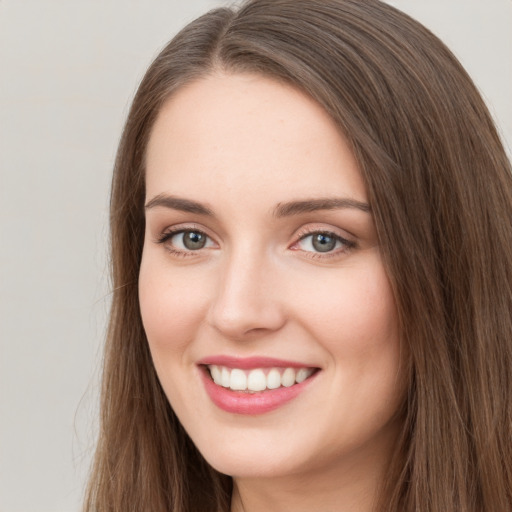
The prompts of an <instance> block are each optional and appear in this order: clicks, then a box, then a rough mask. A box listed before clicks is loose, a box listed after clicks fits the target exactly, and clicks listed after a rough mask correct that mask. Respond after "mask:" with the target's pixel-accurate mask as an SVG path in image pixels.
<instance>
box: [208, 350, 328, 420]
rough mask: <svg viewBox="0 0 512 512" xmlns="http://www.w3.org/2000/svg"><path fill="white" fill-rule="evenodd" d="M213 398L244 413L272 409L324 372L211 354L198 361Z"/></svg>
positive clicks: (260, 359) (223, 406)
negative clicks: (211, 355) (212, 355)
mask: <svg viewBox="0 0 512 512" xmlns="http://www.w3.org/2000/svg"><path fill="white" fill-rule="evenodd" d="M198 366H199V368H200V370H201V372H200V374H201V376H202V381H203V384H204V387H205V390H206V393H207V395H208V396H209V398H210V400H211V401H212V402H213V403H214V404H215V405H216V406H217V407H218V408H220V409H222V410H224V411H226V412H229V413H233V414H243V415H256V414H264V413H267V412H270V411H273V410H275V409H277V408H279V407H281V406H283V405H284V404H286V403H287V402H289V401H291V400H292V399H294V398H296V397H298V396H299V395H301V394H302V393H303V392H304V391H305V390H306V389H307V388H308V387H309V386H310V385H311V384H312V383H313V381H315V380H316V377H317V376H318V374H319V373H321V369H320V368H318V367H313V366H307V365H303V364H300V363H296V362H292V361H282V360H279V359H273V358H263V357H253V358H234V357H229V356H215V357H209V358H206V359H203V360H201V361H199V363H198Z"/></svg>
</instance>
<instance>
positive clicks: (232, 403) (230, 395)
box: [201, 368, 318, 415]
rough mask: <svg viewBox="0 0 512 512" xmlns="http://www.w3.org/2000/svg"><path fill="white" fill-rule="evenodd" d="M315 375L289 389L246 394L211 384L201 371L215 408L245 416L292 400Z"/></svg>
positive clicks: (203, 371)
mask: <svg viewBox="0 0 512 512" xmlns="http://www.w3.org/2000/svg"><path fill="white" fill-rule="evenodd" d="M317 374H318V372H316V373H314V374H313V375H312V376H311V377H309V378H307V379H306V380H305V381H303V382H301V383H300V384H294V385H293V386H290V387H289V388H286V387H280V388H277V389H267V390H265V391H260V392H256V393H247V392H243V391H233V390H232V389H229V388H224V387H222V386H218V385H217V384H215V382H213V380H212V379H211V377H210V374H209V372H208V370H207V369H206V368H204V369H202V371H201V376H202V379H203V383H204V386H205V388H206V392H207V393H208V396H209V397H210V399H211V401H212V402H213V403H214V404H215V405H216V406H217V407H219V408H220V409H222V410H224V411H226V412H230V413H234V414H247V415H256V414H264V413H266V412H270V411H273V410H275V409H277V408H279V407H281V406H282V405H284V404H286V403H287V402H289V401H290V400H293V399H294V398H295V397H296V396H297V395H299V394H300V393H302V391H304V390H305V389H306V388H307V387H308V386H309V384H310V383H311V382H312V381H313V379H314V378H315V377H316V375H317Z"/></svg>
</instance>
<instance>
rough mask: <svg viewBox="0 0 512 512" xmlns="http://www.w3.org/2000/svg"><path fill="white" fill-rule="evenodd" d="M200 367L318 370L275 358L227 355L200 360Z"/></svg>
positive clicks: (307, 365) (308, 365)
mask: <svg viewBox="0 0 512 512" xmlns="http://www.w3.org/2000/svg"><path fill="white" fill-rule="evenodd" d="M197 364H198V365H205V366H208V365H217V366H226V367H228V368H240V369H241V370H251V369H253V368H316V366H314V365H310V364H307V363H300V362H297V361H288V360H284V359H276V358H274V357H259V356H253V357H233V356H227V355H216V356H208V357H204V358H203V359H200V360H199V361H198V362H197Z"/></svg>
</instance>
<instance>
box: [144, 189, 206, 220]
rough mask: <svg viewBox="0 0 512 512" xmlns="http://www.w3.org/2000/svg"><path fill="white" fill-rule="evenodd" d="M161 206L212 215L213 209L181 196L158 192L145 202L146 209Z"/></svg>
mask: <svg viewBox="0 0 512 512" xmlns="http://www.w3.org/2000/svg"><path fill="white" fill-rule="evenodd" d="M157 206H162V207H164V208H171V209H173V210H179V211H181V212H187V213H197V214H199V215H207V216H209V217H211V216H213V211H212V210H211V209H210V208H208V207H207V206H205V205H203V204H201V203H198V202H196V201H192V200H190V199H183V198H181V197H175V196H168V195H166V194H159V195H157V196H155V197H154V198H153V199H151V201H148V202H147V203H146V206H145V208H146V210H149V209H151V208H155V207H157Z"/></svg>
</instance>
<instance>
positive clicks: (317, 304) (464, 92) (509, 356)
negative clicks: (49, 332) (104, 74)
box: [85, 0, 512, 512]
mask: <svg viewBox="0 0 512 512" xmlns="http://www.w3.org/2000/svg"><path fill="white" fill-rule="evenodd" d="M511 179H512V175H511V170H510V164H509V162H508V161H507V158H506V156H505V154H504V151H503V148H502V145H501V143H500V141H499V138H498V135H497V134H496V130H495V128H494V125H493V123H492V121H491V118H490V116H489V113H488V112H487V109H486V107H485V106H484V104H483V102H482V100H481V98H480V97H479V95H478V93H477V91H476V89H475V87H474V86H473V84H472V83H471V81H470V79H469V78H468V76H467V74H466V73H465V72H464V70H463V69H462V68H461V66H460V64H459V63H458V62H457V61H456V59H455V58H454V57H453V55H452V54H451V53H450V52H449V51H448V50H447V49H446V47H445V46H444V45H443V44H442V43H441V42H440V41H439V40H437V39H436V38H435V37H434V36H433V35H432V34H431V33H429V32H428V31H427V30H426V29H425V28H423V27H422V26H420V25H419V24H418V23H416V22H414V21H413V20H411V19H410V18H408V17H407V16H405V15H404V14H402V13H400V12H398V11H397V10H395V9H394V8H392V7H390V6H388V5H386V4H383V3H380V2H378V1H373V0H372V1H368V2H360V1H358V0H255V1H250V2H247V3H245V4H244V5H242V6H241V7H240V8H239V9H236V10H230V9H217V10H214V11H212V12H210V13H208V14H206V15H205V16H203V17H202V18H199V19H198V20H196V21H195V22H193V23H191V24H190V25H189V26H187V27H186V28H185V29H184V30H183V31H182V32H181V33H180V34H178V36H176V37H175V39H174V40H173V41H171V43H169V45H168V46H167V47H166V48H165V49H164V50H163V51H162V52H161V54H160V55H159V56H158V57H157V59H156V60H155V62H154V63H153V64H152V65H151V67H150V68H149V70H148V72H147V74H146V76H145V78H144V79H143V81H142V83H141V85H140V87H139V90H138V92H137V95H136V97H135V99H134V102H133V105H132V109H131V111H130V114H129V117H128V121H127V124H126V128H125V131H124V134H123V138H122V141H121V145H120V148H119V153H118V159H117V162H116V169H115V174H114V180H113V189H112V202H111V229H112V264H113V280H114V296H113V305H112V313H111V322H110V329H109V336H108V343H107V349H106V361H105V369H104V382H103V395H102V427H101V433H100V439H99V444H98V449H97V454H96V461H95V466H94V469H93V473H92V477H91V481H90V485H89V492H88V497H87V503H86V507H85V509H86V510H91V511H92V510H98V511H100V510H101V511H104V510H123V511H127V510H151V511H169V510H173V511H180V512H181V511H198V510H201V511H207V510H212V511H213V510H215V511H229V510H231V511H242V510H244V511H246V512H251V511H254V510H289V509H294V510H337V511H338V510H339V511H344V510H351V511H359V512H366V511H370V510H382V511H397V512H398V511H411V512H412V511H413V510H414V511H422V512H426V511H447V510H450V511H451V510H453V511H468V512H476V511H482V510H486V511H505V510H510V508H511V506H512V448H511V443H510V441H511V439H510V438H511V432H512V413H511V407H510V405H509V404H510V401H511V399H512V380H511V379H510V377H509V374H510V368H511V367H512V342H511V340H512V320H511V317H510V311H511V309H512V226H511V222H510V219H511V218H512V181H511Z"/></svg>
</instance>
